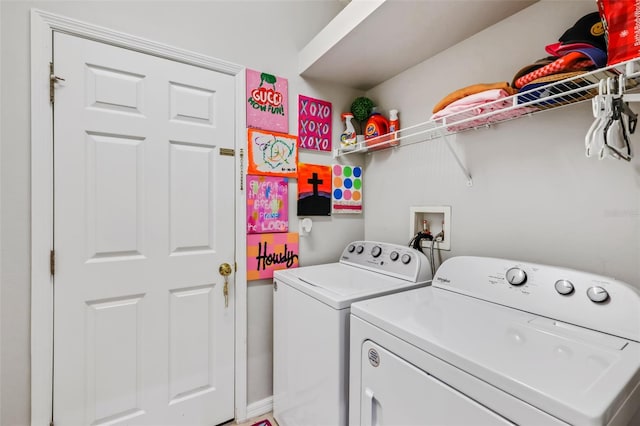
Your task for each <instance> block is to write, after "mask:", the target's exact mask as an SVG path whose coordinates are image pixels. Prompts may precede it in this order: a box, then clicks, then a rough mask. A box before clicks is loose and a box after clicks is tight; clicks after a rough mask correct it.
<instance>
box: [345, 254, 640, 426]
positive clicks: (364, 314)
mask: <svg viewBox="0 0 640 426" xmlns="http://www.w3.org/2000/svg"><path fill="white" fill-rule="evenodd" d="M351 313H352V315H351V357H350V364H351V368H350V371H351V374H350V411H349V424H350V425H354V426H355V425H374V424H375V425H394V426H398V425H465V426H467V425H474V426H475V425H513V424H519V425H536V426H537V425H567V424H571V425H580V426H583V425H584V426H587V425H640V411H639V410H638V409H639V408H640V343H639V342H640V294H639V292H638V291H637V290H636V289H634V288H633V287H631V286H629V285H628V284H625V283H622V282H619V281H615V280H613V279H610V278H606V277H603V276H598V275H593V274H588V273H585V272H579V271H575V270H569V269H564V268H556V267H550V266H544V265H538V264H532V263H526V262H517V261H511V260H504V259H491V258H479V257H456V258H452V259H449V260H447V261H445V262H444V263H443V264H442V266H441V267H440V268H439V269H438V272H437V273H436V275H435V277H434V279H433V284H432V285H431V286H430V287H425V288H420V289H417V290H411V291H407V292H404V293H399V294H394V295H390V296H385V297H381V298H378V299H374V300H368V301H362V302H358V303H355V304H354V305H352V307H351Z"/></svg>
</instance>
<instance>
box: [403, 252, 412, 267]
mask: <svg viewBox="0 0 640 426" xmlns="http://www.w3.org/2000/svg"><path fill="white" fill-rule="evenodd" d="M409 262H411V255H409V254H407V253H405V254H403V255H402V263H404V264H405V265H408V264H409Z"/></svg>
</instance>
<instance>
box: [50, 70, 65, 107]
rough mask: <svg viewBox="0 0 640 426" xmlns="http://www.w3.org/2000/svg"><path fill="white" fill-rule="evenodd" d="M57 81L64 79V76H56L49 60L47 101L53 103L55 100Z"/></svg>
mask: <svg viewBox="0 0 640 426" xmlns="http://www.w3.org/2000/svg"><path fill="white" fill-rule="evenodd" d="M58 81H65V80H64V78H62V77H58V76H56V74H55V72H54V71H53V62H49V102H51V103H54V102H55V101H56V83H57V82H58Z"/></svg>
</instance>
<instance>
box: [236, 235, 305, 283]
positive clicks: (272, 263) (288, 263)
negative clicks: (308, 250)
mask: <svg viewBox="0 0 640 426" xmlns="http://www.w3.org/2000/svg"><path fill="white" fill-rule="evenodd" d="M298 254H299V252H298V234H297V233H293V232H290V233H283V234H250V235H247V280H248V281H252V280H261V279H266V278H273V271H276V270H278V269H291V268H297V267H298Z"/></svg>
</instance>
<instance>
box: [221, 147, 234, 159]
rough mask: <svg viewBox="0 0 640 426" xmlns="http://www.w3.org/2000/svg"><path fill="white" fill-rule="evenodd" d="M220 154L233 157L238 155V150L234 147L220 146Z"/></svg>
mask: <svg viewBox="0 0 640 426" xmlns="http://www.w3.org/2000/svg"><path fill="white" fill-rule="evenodd" d="M220 155H228V156H230V157H233V156H235V155H236V150H235V149H233V148H220Z"/></svg>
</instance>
